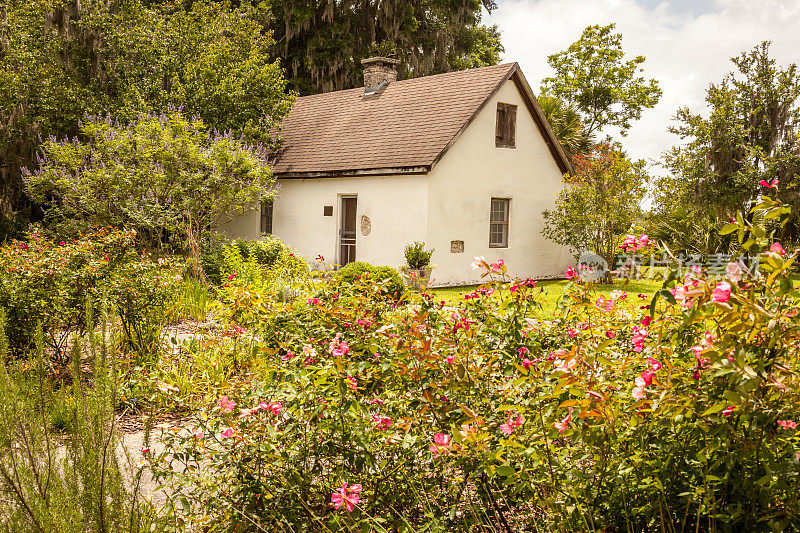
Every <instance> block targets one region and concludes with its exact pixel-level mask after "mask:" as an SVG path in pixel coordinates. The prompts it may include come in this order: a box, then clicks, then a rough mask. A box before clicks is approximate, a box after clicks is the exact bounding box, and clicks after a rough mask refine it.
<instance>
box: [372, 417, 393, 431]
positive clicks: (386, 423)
mask: <svg viewBox="0 0 800 533" xmlns="http://www.w3.org/2000/svg"><path fill="white" fill-rule="evenodd" d="M372 423H373V424H375V427H376V428H378V429H381V430H386V429H389V428H390V427H391V425H392V419H391V418H389V417H388V416H378V415H375V416H373V417H372Z"/></svg>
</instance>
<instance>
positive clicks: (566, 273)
mask: <svg viewBox="0 0 800 533" xmlns="http://www.w3.org/2000/svg"><path fill="white" fill-rule="evenodd" d="M577 275H578V271H577V270H575V269H574V268H572V266H569V267H567V269H566V270H565V271H564V277H565V278H567V279H573V278H574V277H575V276H577Z"/></svg>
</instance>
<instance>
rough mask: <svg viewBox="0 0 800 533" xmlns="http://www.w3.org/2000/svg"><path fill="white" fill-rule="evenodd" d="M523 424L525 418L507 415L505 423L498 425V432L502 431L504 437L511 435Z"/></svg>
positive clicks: (511, 414) (512, 414)
mask: <svg viewBox="0 0 800 533" xmlns="http://www.w3.org/2000/svg"><path fill="white" fill-rule="evenodd" d="M523 423H525V418H524V417H523V416H522V415H520V414H518V415H517V416H514V413H509V415H508V417H507V418H506V423H505V424H501V425H500V431H502V432H503V434H504V435H511V434H512V433H514V430H515V429H517V428H518V427H520V426H521V425H522V424H523Z"/></svg>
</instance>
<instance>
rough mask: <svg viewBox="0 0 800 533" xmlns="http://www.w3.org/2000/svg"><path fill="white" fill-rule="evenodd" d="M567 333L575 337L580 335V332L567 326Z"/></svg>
mask: <svg viewBox="0 0 800 533" xmlns="http://www.w3.org/2000/svg"><path fill="white" fill-rule="evenodd" d="M567 335H569V336H570V337H572V338H573V339H574V338H575V337H577V336H578V332H577V331H576V330H575V329H573V328H567Z"/></svg>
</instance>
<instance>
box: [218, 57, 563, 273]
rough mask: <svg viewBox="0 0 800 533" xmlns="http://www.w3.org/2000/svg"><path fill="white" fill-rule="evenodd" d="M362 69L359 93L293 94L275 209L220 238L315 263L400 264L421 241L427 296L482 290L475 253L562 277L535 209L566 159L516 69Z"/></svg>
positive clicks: (557, 183) (548, 198)
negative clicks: (411, 73) (269, 237)
mask: <svg viewBox="0 0 800 533" xmlns="http://www.w3.org/2000/svg"><path fill="white" fill-rule="evenodd" d="M363 63H364V71H365V74H364V78H365V87H364V88H358V89H350V90H344V91H336V92H331V93H323V94H316V95H313V96H305V97H301V98H298V100H297V102H296V104H295V106H294V108H293V109H292V112H291V113H290V115H289V116H288V117H287V118H286V120H285V121H284V123H283V131H282V139H283V142H282V147H281V150H280V152H279V153H278V154H277V155H276V159H275V163H274V174H275V177H276V178H277V181H278V183H279V186H280V189H279V191H278V193H277V196H276V198H275V200H274V204H272V205H264V206H262V207H261V210H260V211H259V210H255V211H252V212H250V213H245V214H244V215H242V216H240V217H238V218H237V219H236V220H234V221H232V222H230V223H228V224H226V225H225V226H224V227H223V228H222V229H223V231H224V232H226V233H228V234H230V235H234V236H240V237H247V238H258V237H259V236H260V235H261V234H262V233H271V234H273V235H275V236H276V237H278V238H279V239H281V240H282V241H284V242H286V243H287V244H289V245H290V246H292V247H294V248H296V249H297V250H298V251H299V252H300V253H301V254H303V255H304V256H306V257H307V258H308V259H310V260H312V261H313V259H314V258H315V257H317V256H318V255H322V256H324V257H325V259H326V260H327V261H328V262H331V263H337V264H345V263H348V262H350V261H356V260H358V261H366V262H369V263H373V264H377V265H390V266H395V267H399V266H401V265H403V264H404V262H405V260H404V257H403V249H404V246H405V245H406V244H407V243H411V242H413V241H424V242H425V243H426V247H427V248H435V250H436V252H435V253H434V255H433V258H432V262H433V263H434V264H435V265H436V268H435V269H434V270H433V273H432V275H431V283H430V285H431V286H445V285H465V284H471V283H475V282H478V281H479V272H475V271H474V270H473V269H472V268H471V267H470V263H471V262H472V258H473V256H478V255H482V256H485V257H486V258H487V259H489V260H497V259H503V260H504V261H505V262H506V263H507V265H508V266H509V269H510V273H511V274H512V275H517V276H520V277H525V276H531V277H544V276H551V275H557V274H560V273H562V272H563V271H564V268H565V266H566V265H567V264H568V262H569V260H570V259H571V256H570V254H569V251H568V250H567V249H565V248H563V247H561V246H559V245H556V244H554V243H552V242H550V241H548V240H546V239H544V238H543V237H542V235H541V229H542V225H543V220H542V211H543V210H545V209H548V208H551V207H552V206H553V202H554V200H555V198H556V196H557V195H558V193H559V191H561V190H562V188H563V187H564V186H565V185H564V182H563V180H562V174H563V173H564V172H567V171H568V170H569V169H570V166H569V161H568V159H567V157H566V155H565V154H564V151H563V150H562V148H561V146H560V145H559V143H558V141H557V140H556V138H555V136H554V134H553V132H552V130H551V129H550V126H549V125H548V123H547V121H546V119H545V118H544V115H543V114H542V110H541V108H540V107H539V105H538V103H537V101H536V98H535V97H534V95H533V93H532V91H531V88H530V86H529V85H528V83H527V81H526V80H525V77H524V76H523V75H522V72H521V70H520V68H519V65H517V64H516V63H511V64H506V65H496V66H489V67H483V68H476V69H471V70H465V71H459V72H450V73H447V74H439V75H435V76H426V77H422V78H414V79H409V80H402V81H396V77H397V72H396V65H397V61H395V60H392V59H387V58H372V59H368V60H364V61H363Z"/></svg>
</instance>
